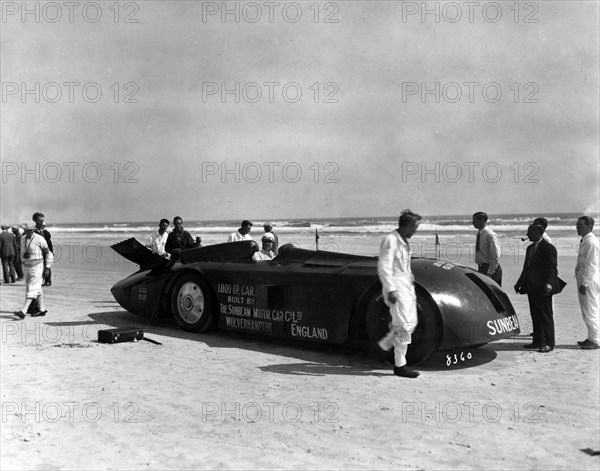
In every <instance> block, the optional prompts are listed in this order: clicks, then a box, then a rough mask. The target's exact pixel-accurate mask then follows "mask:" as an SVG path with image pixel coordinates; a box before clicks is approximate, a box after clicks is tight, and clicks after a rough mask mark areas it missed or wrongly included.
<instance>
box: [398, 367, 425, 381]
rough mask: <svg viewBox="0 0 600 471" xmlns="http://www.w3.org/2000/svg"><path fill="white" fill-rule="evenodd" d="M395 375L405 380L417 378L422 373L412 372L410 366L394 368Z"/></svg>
mask: <svg viewBox="0 0 600 471" xmlns="http://www.w3.org/2000/svg"><path fill="white" fill-rule="evenodd" d="M394 374H395V375H396V376H402V377H403V378H416V377H417V376H419V375H420V374H421V373H419V372H418V371H415V370H411V369H410V368H409V367H408V366H406V365H404V366H394Z"/></svg>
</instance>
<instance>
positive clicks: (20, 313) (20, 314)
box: [14, 311, 25, 319]
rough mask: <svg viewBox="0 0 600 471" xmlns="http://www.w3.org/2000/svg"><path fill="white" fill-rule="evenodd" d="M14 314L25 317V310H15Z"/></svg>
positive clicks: (21, 317) (20, 317)
mask: <svg viewBox="0 0 600 471" xmlns="http://www.w3.org/2000/svg"><path fill="white" fill-rule="evenodd" d="M14 315H15V316H17V317H18V318H19V319H25V314H23V311H15V312H14Z"/></svg>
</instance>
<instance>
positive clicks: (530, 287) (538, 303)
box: [515, 224, 558, 353]
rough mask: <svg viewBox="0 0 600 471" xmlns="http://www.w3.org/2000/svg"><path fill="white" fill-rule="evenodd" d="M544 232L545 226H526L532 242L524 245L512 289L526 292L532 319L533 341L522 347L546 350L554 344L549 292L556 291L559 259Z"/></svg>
mask: <svg viewBox="0 0 600 471" xmlns="http://www.w3.org/2000/svg"><path fill="white" fill-rule="evenodd" d="M543 233H544V228H543V227H542V226H539V225H537V224H532V225H530V226H529V228H528V229H527V238H528V239H529V240H530V241H531V242H533V243H532V244H530V245H529V246H528V247H527V253H526V256H525V263H524V264H523V271H522V272H521V276H519V279H518V280H517V282H516V284H515V292H517V293H518V294H526V295H527V298H528V300H529V310H530V312H531V320H532V322H533V342H532V343H530V344H528V345H525V348H526V349H537V350H538V351H539V352H540V353H547V352H551V351H552V350H554V344H555V339H554V312H553V310H552V295H553V294H555V293H556V292H558V290H557V289H556V286H557V284H558V268H557V267H558V263H557V254H556V249H555V248H554V246H553V245H552V244H550V243H549V242H546V241H545V240H544V239H543V238H542V234H543Z"/></svg>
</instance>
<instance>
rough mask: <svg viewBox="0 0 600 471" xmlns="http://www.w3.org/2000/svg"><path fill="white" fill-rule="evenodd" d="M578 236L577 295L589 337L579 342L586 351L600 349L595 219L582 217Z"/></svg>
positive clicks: (599, 283)
mask: <svg viewBox="0 0 600 471" xmlns="http://www.w3.org/2000/svg"><path fill="white" fill-rule="evenodd" d="M576 227H577V234H578V235H580V236H581V244H580V245H579V252H578V253H577V265H576V266H575V279H576V280H577V295H578V296H579V305H580V306H581V315H582V316H583V321H584V322H585V325H586V327H587V331H588V336H587V338H586V339H585V340H583V341H581V342H577V343H578V344H579V346H580V347H581V348H582V349H584V350H596V349H598V348H599V347H598V343H599V342H598V338H599V337H598V311H599V310H600V307H599V305H600V303H599V302H598V299H599V297H600V296H599V291H600V290H599V288H600V286H599V285H600V282H599V280H600V274H599V268H598V257H599V255H598V253H599V246H598V238H597V237H596V236H595V235H594V233H593V232H592V231H593V229H594V219H593V218H591V217H590V216H581V217H580V218H579V219H578V220H577V226H576Z"/></svg>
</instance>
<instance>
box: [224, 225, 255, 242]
mask: <svg viewBox="0 0 600 471" xmlns="http://www.w3.org/2000/svg"><path fill="white" fill-rule="evenodd" d="M251 230H252V223H251V222H250V221H248V220H246V219H244V220H243V221H242V225H241V227H240V228H239V229H238V230H237V231H235V232H232V233H231V234H229V237H228V238H227V242H239V241H241V240H252V237H250V231H251Z"/></svg>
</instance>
